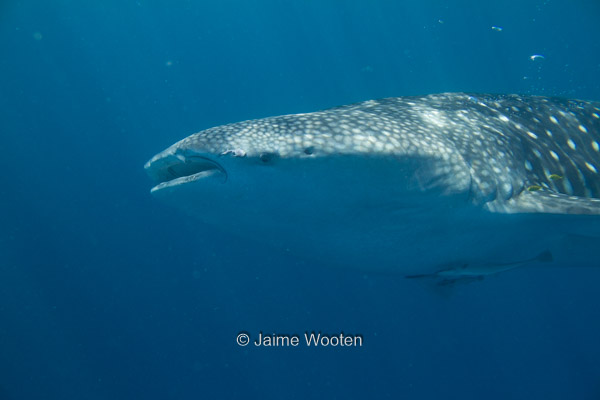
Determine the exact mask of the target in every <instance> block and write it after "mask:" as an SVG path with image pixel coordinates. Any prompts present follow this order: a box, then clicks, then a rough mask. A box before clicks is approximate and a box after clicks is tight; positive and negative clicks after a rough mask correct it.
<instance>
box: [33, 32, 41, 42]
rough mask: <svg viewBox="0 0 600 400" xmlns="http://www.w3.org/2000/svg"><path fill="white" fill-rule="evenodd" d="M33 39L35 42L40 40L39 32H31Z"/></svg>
mask: <svg viewBox="0 0 600 400" xmlns="http://www.w3.org/2000/svg"><path fill="white" fill-rule="evenodd" d="M33 38H34V39H35V40H42V38H43V36H42V34H41V33H40V32H33Z"/></svg>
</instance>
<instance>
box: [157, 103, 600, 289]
mask: <svg viewBox="0 0 600 400" xmlns="http://www.w3.org/2000/svg"><path fill="white" fill-rule="evenodd" d="M145 169H146V172H147V173H148V175H149V176H150V178H151V179H152V180H153V181H154V182H155V186H154V187H153V188H152V189H151V192H152V193H153V195H155V196H156V197H159V198H161V199H163V200H165V201H167V202H169V203H172V204H174V205H176V206H178V207H181V208H182V209H184V210H185V212H186V213H187V214H189V215H193V216H195V217H197V218H199V220H200V221H202V222H203V226H204V227H206V232H207V234H210V231H211V229H212V228H215V229H219V230H221V231H226V232H229V233H230V234H232V235H233V236H235V237H238V238H242V239H244V238H246V239H248V240H252V241H257V242H263V243H265V244H267V246H271V248H273V247H275V248H279V249H281V250H282V251H284V252H287V253H290V254H293V255H295V256H297V257H300V258H303V259H306V260H312V261H313V262H315V263H320V264H327V265H332V266H339V267H347V268H358V269H366V270H370V271H392V272H394V273H399V274H404V275H405V276H407V277H433V278H439V279H440V280H442V281H448V280H450V281H454V280H457V279H460V278H465V279H480V278H482V277H484V276H487V275H490V274H495V273H497V272H502V271H506V270H511V269H513V268H514V267H517V266H522V265H532V264H543V265H553V266H563V267H571V266H575V267H577V266H581V267H587V266H599V265H598V264H600V261H598V258H597V252H596V247H597V246H595V244H600V102H594V101H583V100H569V99H562V98H551V97H543V96H524V95H488V94H474V93H442V94H433V95H426V96H410V97H397V98H386V99H380V100H369V101H364V102H360V103H356V104H350V105H345V106H341V107H335V108H331V109H327V110H323V111H317V112H310V113H302V114H291V115H282V116H275V117H269V118H263V119H256V120H250V121H243V122H237V123H231V124H227V125H223V126H217V127H213V128H210V129H206V130H203V131H200V132H198V133H195V134H193V135H191V136H188V137H186V138H184V139H182V140H180V141H179V142H177V143H175V144H173V145H172V146H170V147H168V148H166V149H165V150H164V151H162V152H160V153H158V154H156V155H155V156H154V157H152V158H151V159H150V160H149V161H148V162H147V163H146V165H145ZM573 238H581V239H582V240H573Z"/></svg>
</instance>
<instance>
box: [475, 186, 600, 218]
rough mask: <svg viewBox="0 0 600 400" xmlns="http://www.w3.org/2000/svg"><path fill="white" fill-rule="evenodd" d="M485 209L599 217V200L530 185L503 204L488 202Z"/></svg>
mask: <svg viewBox="0 0 600 400" xmlns="http://www.w3.org/2000/svg"><path fill="white" fill-rule="evenodd" d="M487 208H488V209H489V210H490V211H493V212H504V213H546V214H581V215H600V199H598V198H594V197H581V196H569V195H566V194H563V193H559V192H555V191H553V190H549V189H545V188H541V187H540V186H535V185H532V186H530V187H529V190H528V189H525V190H523V191H522V192H521V193H520V194H519V195H518V196H516V197H513V198H512V199H509V200H507V201H506V202H504V203H496V202H490V203H488V204H487Z"/></svg>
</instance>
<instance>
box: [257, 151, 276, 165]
mask: <svg viewBox="0 0 600 400" xmlns="http://www.w3.org/2000/svg"><path fill="white" fill-rule="evenodd" d="M259 158H260V161H262V162H263V163H265V164H266V163H268V162H271V161H272V160H273V159H274V158H275V154H274V153H261V154H260V156H259Z"/></svg>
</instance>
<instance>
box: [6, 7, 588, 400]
mask: <svg viewBox="0 0 600 400" xmlns="http://www.w3.org/2000/svg"><path fill="white" fill-rule="evenodd" d="M493 27H494V28H493ZM599 39H600V2H598V1H597V0H589V1H584V0H575V1H566V0H563V1H558V0H545V1H543V0H522V1H496V2H484V1H466V0H464V1H433V0H426V1H416V0H410V1H391V0H374V1H366V0H354V1H352V0H348V1H342V0H337V1H334V0H322V1H313V0H307V1H280V0H279V1H275V0H257V1H252V2H250V1H239V0H235V1H234V0H221V1H170V2H168V1H159V0H153V1H149V0H138V1H115V0H108V1H102V2H91V1H67V0H55V1H41V0H38V1H17V0H5V1H2V2H1V3H0V54H1V56H0V121H1V125H0V130H1V133H0V140H1V141H0V146H1V147H0V149H1V154H2V156H1V157H0V171H1V174H0V175H1V178H0V399H1V400H13V399H94V400H95V399H205V398H206V399H211V398H212V399H227V398H245V399H255V398H257V399H258V398H260V399H304V398H324V399H325V398H326V399H342V398H373V399H379V398H382V399H384V398H395V399H442V398H443V399H451V398H456V399H458V398H460V399H507V398H510V399H545V400H549V399H567V398H569V399H600V361H599V360H600V339H599V338H600V291H599V290H598V283H600V268H599V269H593V268H592V269H576V268H575V269H573V270H565V269H548V270H540V269H527V268H523V269H515V270H512V271H508V272H506V273H503V274H499V275H497V276H493V277H490V278H489V279H486V280H485V281H484V282H477V283H473V284H469V285H462V286H460V287H457V288H456V290H454V291H453V293H452V294H451V295H447V296H440V295H439V294H437V293H433V292H432V291H430V290H427V288H424V287H422V286H420V285H416V284H414V282H410V281H407V280H405V279H404V278H403V277H402V276H394V275H378V274H369V273H366V272H364V271H356V270H337V269H332V268H328V267H327V265H328V260H321V262H320V263H316V262H307V261H305V260H300V259H296V258H294V257H293V256H290V255H287V254H283V253H278V252H277V251H269V250H267V249H266V248H265V247H262V246H261V245H258V244H257V243H255V242H254V241H253V240H252V239H248V241H240V239H238V238H235V237H232V236H230V235H227V234H225V233H221V232H219V231H218V230H215V229H213V228H210V227H207V226H205V225H203V224H202V223H200V222H198V221H197V220H193V219H190V218H188V217H186V216H185V214H183V213H182V212H180V211H178V210H177V209H173V208H171V207H168V206H166V205H165V204H163V203H161V202H160V201H158V200H156V199H154V198H153V197H152V196H151V195H150V193H149V189H150V187H151V186H152V183H151V182H150V180H149V179H148V177H147V176H146V174H145V172H144V170H143V165H144V163H145V162H146V161H147V160H148V159H149V158H150V157H151V156H152V155H154V154H155V153H156V152H158V151H160V150H162V149H163V148H165V147H166V146H168V145H170V144H171V143H173V142H175V141H176V140H179V139H181V138H183V137H185V136H187V135H189V134H191V133H193V132H197V131H199V130H201V129H205V128H208V127H211V126H215V125H220V124H225V123H230V122H236V121H240V120H245V119H251V118H260V117H266V116H271V115H279V114H288V113H295V112H310V111H316V110H319V109H323V108H328V107H332V106H336V105H341V104H348V103H352V102H356V101H362V100H368V99H375V98H382V97H390V96H406V95H416V94H429V93H438V92H450V91H469V92H482V93H521V94H541V95H552V96H561V97H568V98H578V99H588V100H600V80H599V79H598V76H599V75H600V40H599ZM533 55H542V56H543V58H541V57H534V58H533V59H532V57H531V56H533ZM290 229H293V227H290ZM233 248H235V251H232V249H233ZM507 251H509V249H507ZM402 262H404V263H410V260H402ZM599 264H600V261H599ZM367 267H368V266H367ZM243 331H245V332H249V333H250V335H251V336H252V337H253V338H255V337H256V335H257V334H258V332H260V331H263V332H265V333H272V332H280V333H289V334H292V333H297V334H299V335H303V334H304V332H306V331H308V332H311V331H315V332H318V331H322V332H326V333H339V332H342V331H343V332H345V333H348V334H357V335H361V337H362V340H363V343H362V346H357V347H344V348H342V347H339V346H338V347H327V348H324V347H310V348H309V347H306V346H299V347H277V348H256V347H253V346H246V347H242V346H239V345H238V344H237V343H236V336H237V335H238V333H240V332H243Z"/></svg>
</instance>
